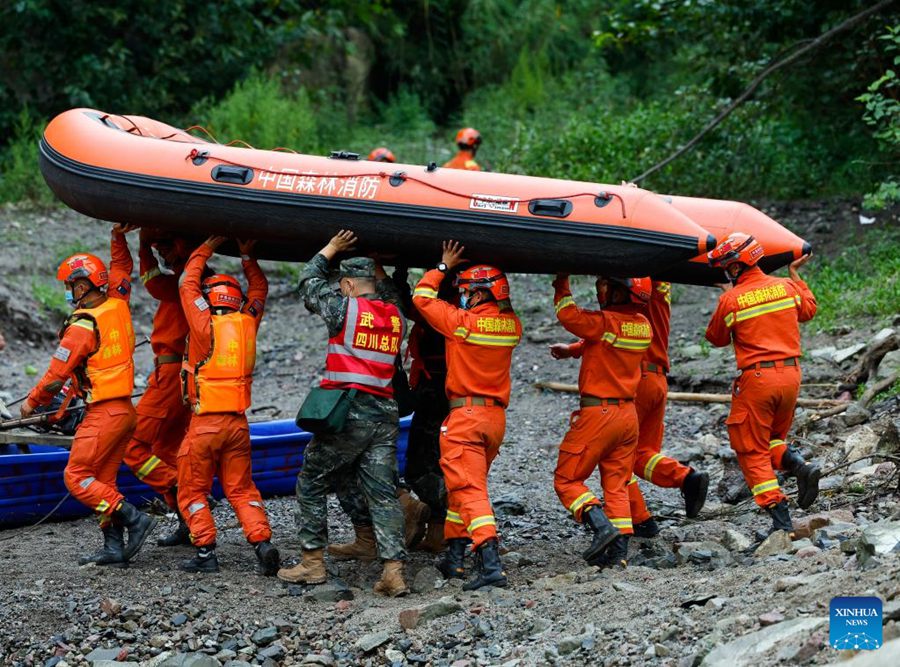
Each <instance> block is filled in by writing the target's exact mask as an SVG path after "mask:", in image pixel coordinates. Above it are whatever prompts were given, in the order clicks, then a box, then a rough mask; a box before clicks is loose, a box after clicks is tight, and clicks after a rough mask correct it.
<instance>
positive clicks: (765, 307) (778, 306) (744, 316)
mask: <svg viewBox="0 0 900 667" xmlns="http://www.w3.org/2000/svg"><path fill="white" fill-rule="evenodd" d="M799 307H800V298H799V297H794V296H787V297H785V298H783V299H778V300H777V301H772V302H770V303H763V304H760V305H758V306H752V307H750V308H744V309H743V310H739V311H737V312H735V313H728V314H727V315H726V316H725V326H726V327H730V326H732V325H733V324H734V323H735V322H743V321H744V320H749V319H752V318H754V317H759V316H760V315H768V314H769V313H777V312H778V311H781V310H788V309H790V308H799Z"/></svg>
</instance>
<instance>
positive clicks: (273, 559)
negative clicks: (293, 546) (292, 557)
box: [253, 540, 281, 577]
mask: <svg viewBox="0 0 900 667" xmlns="http://www.w3.org/2000/svg"><path fill="white" fill-rule="evenodd" d="M253 551H254V552H256V560H257V561H259V562H258V563H257V565H256V571H257V572H259V574H261V575H263V576H265V577H274V576H275V573H276V572H278V568H280V567H281V555H280V554H279V553H278V549H276V548H275V547H274V546H273V545H272V543H271V542H269V540H264V541H262V542H257V543H256V544H254V545H253Z"/></svg>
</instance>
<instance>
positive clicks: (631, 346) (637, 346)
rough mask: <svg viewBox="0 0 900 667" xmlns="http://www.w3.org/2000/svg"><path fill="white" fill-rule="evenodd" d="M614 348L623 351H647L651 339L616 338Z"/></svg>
mask: <svg viewBox="0 0 900 667" xmlns="http://www.w3.org/2000/svg"><path fill="white" fill-rule="evenodd" d="M612 346H613V347H618V348H621V349H623V350H646V349H647V348H648V347H650V339H649V338H619V337H616V340H615V342H614V343H613V344H612Z"/></svg>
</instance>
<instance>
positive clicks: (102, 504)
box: [94, 500, 109, 513]
mask: <svg viewBox="0 0 900 667" xmlns="http://www.w3.org/2000/svg"><path fill="white" fill-rule="evenodd" d="M108 509H109V503H108V502H106V501H105V500H101V501H100V502H99V503H97V506H96V507H95V508H94V511H95V512H101V513H102V512H105V511H106V510H108Z"/></svg>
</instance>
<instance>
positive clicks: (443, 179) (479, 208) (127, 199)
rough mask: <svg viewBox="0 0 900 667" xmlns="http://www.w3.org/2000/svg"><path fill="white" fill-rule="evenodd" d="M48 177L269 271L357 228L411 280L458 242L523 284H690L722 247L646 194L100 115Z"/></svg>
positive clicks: (80, 130)
mask: <svg viewBox="0 0 900 667" xmlns="http://www.w3.org/2000/svg"><path fill="white" fill-rule="evenodd" d="M40 164H41V170H42V172H43V174H44V177H45V178H46V180H47V183H48V184H49V185H50V188H51V189H52V190H53V191H54V192H55V193H56V195H57V196H58V197H59V198H60V199H61V200H62V201H63V202H65V203H66V204H68V205H69V206H71V207H72V208H74V209H75V210H77V211H80V212H82V213H84V214H86V215H89V216H93V217H95V218H100V219H103V220H110V221H115V222H126V223H134V224H138V225H145V226H153V227H158V228H164V229H167V230H171V231H172V232H174V233H177V234H181V235H184V236H188V237H191V238H194V239H197V240H200V239H202V238H204V237H205V236H207V235H209V234H219V235H223V236H229V237H235V238H241V237H248V238H256V239H258V240H259V243H258V246H257V248H258V251H259V254H260V256H261V257H265V258H269V259H281V260H306V259H308V258H309V256H310V255H311V254H312V253H313V252H315V251H316V250H317V249H318V248H320V247H321V246H322V245H323V244H324V243H326V242H327V240H328V239H329V238H330V237H331V236H332V235H333V234H334V233H335V232H336V231H337V230H339V229H341V228H349V229H352V230H354V231H355V232H356V233H357V234H358V235H359V237H360V239H361V243H362V244H363V247H361V250H363V251H373V252H379V253H382V254H384V255H386V256H389V257H394V258H396V261H398V262H399V261H403V262H406V263H408V264H409V265H410V266H430V265H432V264H434V263H435V262H436V261H437V260H438V259H439V252H440V242H441V241H442V240H444V239H450V238H452V239H458V240H460V241H461V242H462V243H464V244H465V246H466V255H467V258H468V259H470V260H472V261H483V262H490V263H492V264H496V265H497V266H499V267H501V268H503V269H504V270H506V271H510V272H513V271H515V272H526V273H555V272H557V271H563V272H570V273H586V274H592V273H593V274H596V273H605V274H609V275H647V274H650V273H659V272H660V271H663V270H668V273H667V275H670V276H671V277H672V278H673V279H676V280H677V279H679V278H678V269H677V268H676V267H688V268H693V267H692V265H691V263H690V260H691V259H692V258H693V257H696V256H697V255H698V254H702V253H705V252H706V251H707V250H708V249H710V248H712V247H713V246H714V242H715V238H713V237H712V236H711V235H710V234H709V233H708V232H707V231H706V230H705V229H703V228H702V226H700V225H698V224H696V223H695V222H694V221H693V220H691V218H690V217H689V216H688V215H686V214H685V213H684V212H682V211H681V210H679V208H678V207H677V206H673V205H672V204H670V203H668V202H667V201H665V200H664V199H662V198H660V197H659V196H657V195H655V194H654V193H652V192H648V191H646V190H642V189H639V188H633V187H622V186H616V185H599V184H596V183H584V182H577V181H565V180H558V179H550V178H534V177H528V176H514V175H508V174H498V173H487V172H473V171H461V170H452V169H443V168H438V167H436V166H435V165H433V164H432V165H430V166H428V167H422V166H415V165H404V164H390V165H388V164H386V163H376V162H368V161H365V160H359V159H358V157H357V156H355V155H353V154H347V153H334V154H332V156H331V157H330V158H324V157H314V156H309V155H299V154H295V153H292V152H285V151H277V150H276V151H263V150H255V149H251V148H240V147H236V146H224V145H220V144H217V143H213V142H209V141H204V140H202V139H199V138H197V137H195V136H192V135H190V134H188V133H187V132H185V131H182V130H178V129H176V128H173V127H170V126H168V125H165V124H164V123H160V122H158V121H154V120H151V119H148V118H142V117H136V116H117V115H111V114H106V113H103V112H100V111H95V110H91V109H73V110H71V111H67V112H65V113H63V114H61V115H59V116H57V117H56V118H55V119H54V120H53V121H51V123H50V124H49V125H48V126H47V129H46V131H45V133H44V137H43V139H42V141H41V146H40ZM231 251H232V252H236V249H235V248H231ZM685 277H687V276H685Z"/></svg>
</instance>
